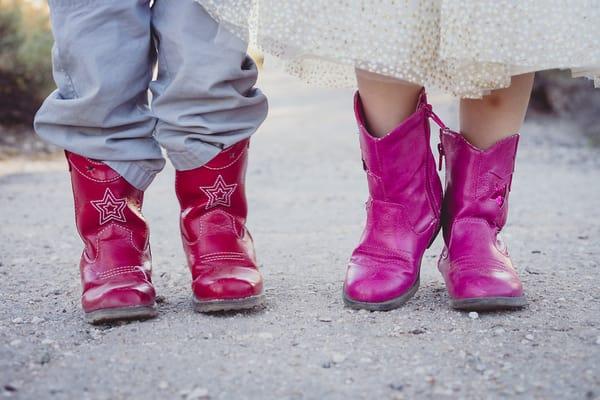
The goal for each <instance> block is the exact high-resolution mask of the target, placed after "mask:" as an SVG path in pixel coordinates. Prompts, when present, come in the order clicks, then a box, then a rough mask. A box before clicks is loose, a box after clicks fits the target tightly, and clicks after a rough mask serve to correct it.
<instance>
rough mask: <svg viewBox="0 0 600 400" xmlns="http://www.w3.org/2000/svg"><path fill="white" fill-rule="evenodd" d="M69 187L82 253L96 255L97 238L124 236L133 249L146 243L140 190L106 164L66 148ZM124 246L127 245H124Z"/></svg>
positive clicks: (145, 245) (146, 230)
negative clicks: (82, 248)
mask: <svg viewBox="0 0 600 400" xmlns="http://www.w3.org/2000/svg"><path fill="white" fill-rule="evenodd" d="M66 157H67V161H68V163H69V172H70V175H71V184H72V188H73V198H74V204H75V221H76V225H77V230H78V232H79V234H80V236H81V238H82V239H83V241H84V242H85V244H86V255H87V256H88V257H89V258H91V259H94V258H98V254H97V252H98V248H97V247H98V242H99V240H103V239H110V238H111V237H114V236H123V235H126V236H127V242H128V243H132V244H133V246H134V247H135V248H137V249H141V250H143V249H145V248H146V247H147V245H148V226H147V224H146V221H145V219H144V217H143V215H142V212H141V208H142V203H143V198H144V192H142V191H141V190H138V189H136V188H135V187H133V186H132V185H131V184H129V183H128V182H127V181H125V179H124V178H123V177H121V176H120V175H119V174H118V173H117V172H115V171H114V170H113V169H111V168H110V167H108V166H107V165H106V164H104V163H102V162H100V161H96V160H91V159H89V158H85V157H82V156H80V155H77V154H75V153H70V152H66ZM126 247H127V246H126Z"/></svg>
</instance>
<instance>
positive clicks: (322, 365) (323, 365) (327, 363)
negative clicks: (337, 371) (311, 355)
mask: <svg viewBox="0 0 600 400" xmlns="http://www.w3.org/2000/svg"><path fill="white" fill-rule="evenodd" d="M332 365H333V364H332V362H331V361H325V362H324V363H323V364H321V367H322V368H325V369H329V368H331V366H332Z"/></svg>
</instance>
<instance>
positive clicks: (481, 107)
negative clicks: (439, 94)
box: [460, 73, 533, 149]
mask: <svg viewBox="0 0 600 400" xmlns="http://www.w3.org/2000/svg"><path fill="white" fill-rule="evenodd" d="M532 86H533V73H531V74H523V75H517V76H514V77H513V78H512V83H511V85H510V87H508V88H506V89H499V90H494V91H492V93H491V94H490V95H488V96H485V97H484V98H483V99H478V100H473V99H462V100H461V101H460V132H461V133H462V134H463V136H464V137H465V139H467V140H468V141H469V142H470V143H471V144H472V145H473V146H475V147H478V148H480V149H487V148H489V147H491V146H492V145H494V143H496V142H498V141H499V140H501V139H503V138H505V137H508V136H510V135H513V134H515V133H518V132H519V130H520V129H521V125H523V119H524V118H525V112H526V111H527V104H528V103H529V96H530V95H531V88H532Z"/></svg>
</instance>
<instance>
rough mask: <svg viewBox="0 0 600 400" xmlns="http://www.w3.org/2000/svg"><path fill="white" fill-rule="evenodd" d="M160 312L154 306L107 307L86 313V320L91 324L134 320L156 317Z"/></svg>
mask: <svg viewBox="0 0 600 400" xmlns="http://www.w3.org/2000/svg"><path fill="white" fill-rule="evenodd" d="M157 315H158V312H157V311H156V309H155V308H154V305H152V306H135V307H123V308H106V309H102V310H96V311H91V312H87V313H85V321H86V322H87V323H89V324H92V325H96V324H105V323H109V322H116V321H133V320H144V319H150V318H154V317H156V316H157Z"/></svg>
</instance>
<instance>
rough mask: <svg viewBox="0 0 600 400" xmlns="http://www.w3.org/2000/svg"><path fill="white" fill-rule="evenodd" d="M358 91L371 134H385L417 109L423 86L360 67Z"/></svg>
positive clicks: (380, 135)
mask: <svg viewBox="0 0 600 400" xmlns="http://www.w3.org/2000/svg"><path fill="white" fill-rule="evenodd" d="M356 79H357V81H358V91H359V93H360V98H361V99H362V103H363V110H364V112H365V117H366V120H367V127H368V129H369V133H370V134H371V135H373V136H376V137H383V136H385V135H387V134H388V133H389V132H391V131H392V129H394V128H395V127H397V126H398V125H400V123H401V122H402V121H404V120H405V119H406V118H408V117H409V116H410V115H411V114H412V113H414V112H415V109H416V107H417V102H418V100H419V94H420V93H421V90H422V89H423V87H422V86H419V85H415V84H413V83H410V82H406V81H400V80H397V79H393V78H389V77H385V76H382V75H378V74H374V73H372V72H368V71H363V70H357V71H356Z"/></svg>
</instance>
